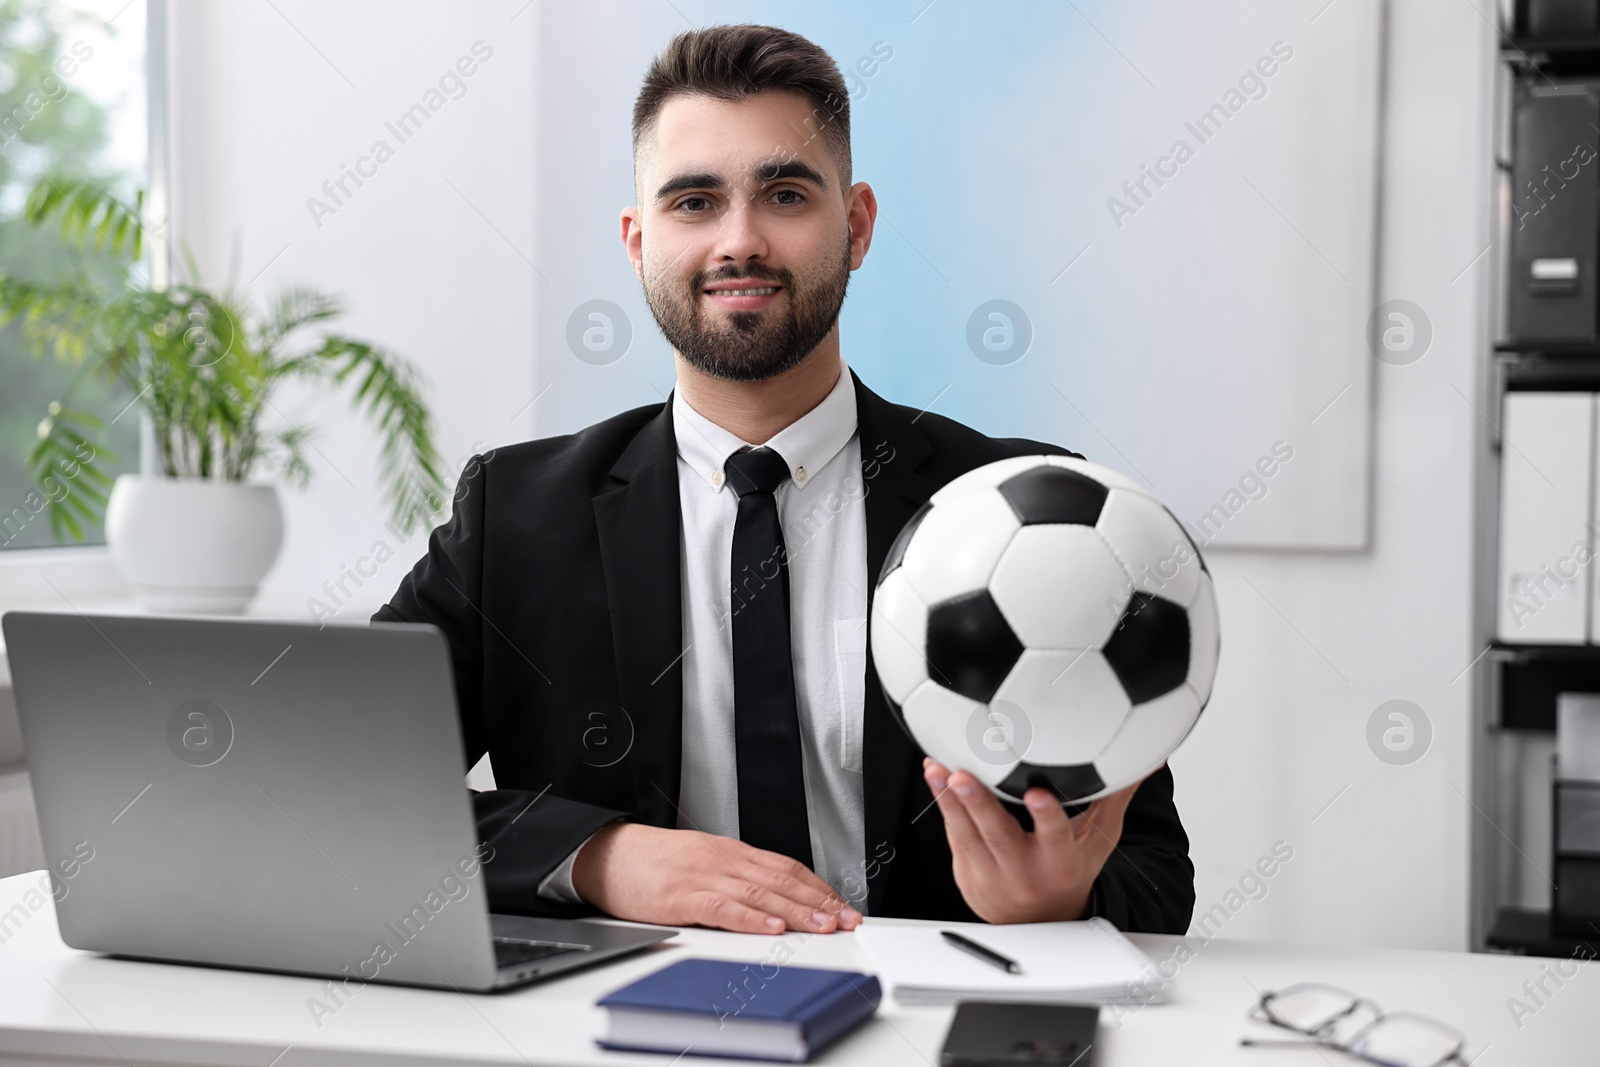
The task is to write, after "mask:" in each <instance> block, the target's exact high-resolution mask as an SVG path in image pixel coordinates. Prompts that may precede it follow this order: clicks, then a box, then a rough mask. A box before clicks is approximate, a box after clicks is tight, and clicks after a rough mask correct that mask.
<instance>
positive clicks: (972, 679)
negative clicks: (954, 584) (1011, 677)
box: [927, 589, 1022, 704]
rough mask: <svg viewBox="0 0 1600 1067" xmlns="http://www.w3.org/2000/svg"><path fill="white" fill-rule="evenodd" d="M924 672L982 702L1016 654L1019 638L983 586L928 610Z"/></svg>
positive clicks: (1007, 671) (1003, 676)
mask: <svg viewBox="0 0 1600 1067" xmlns="http://www.w3.org/2000/svg"><path fill="white" fill-rule="evenodd" d="M927 640H928V645H927V648H928V677H929V678H932V679H933V680H934V681H935V682H937V683H938V684H940V685H942V686H944V687H945V688H946V689H949V690H952V691H953V692H957V693H960V694H961V695H962V696H964V697H966V698H968V699H969V700H976V701H977V702H978V703H980V704H987V703H988V702H989V701H990V699H992V698H993V697H994V693H995V690H997V689H999V688H1000V683H1001V682H1004V681H1005V680H1006V675H1008V674H1010V673H1011V668H1012V666H1013V665H1015V664H1016V662H1017V660H1018V659H1019V658H1020V657H1021V656H1022V642H1021V641H1018V640H1017V635H1016V634H1015V633H1012V631H1011V624H1010V623H1008V622H1006V618H1005V616H1004V615H1002V614H1000V607H999V605H997V604H996V603H995V602H994V598H993V597H991V596H990V595H989V591H988V590H987V589H980V590H978V591H977V592H976V593H967V594H966V595H965V596H958V597H953V598H951V599H950V600H946V601H945V602H944V603H942V604H939V605H937V606H936V607H934V608H933V609H932V610H931V611H929V612H928V639H927Z"/></svg>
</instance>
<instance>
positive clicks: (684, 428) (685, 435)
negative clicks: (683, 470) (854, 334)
mask: <svg viewBox="0 0 1600 1067" xmlns="http://www.w3.org/2000/svg"><path fill="white" fill-rule="evenodd" d="M672 431H673V434H674V436H676V437H677V440H678V455H679V457H681V458H682V459H683V461H684V462H685V463H687V464H689V466H690V467H691V468H693V469H694V471H695V472H696V473H698V474H699V475H700V476H701V477H702V478H704V479H705V480H706V481H707V482H708V483H709V484H710V485H711V486H712V487H713V488H714V489H718V490H720V489H721V488H722V487H723V484H724V483H725V482H726V479H725V478H724V477H723V473H722V465H723V463H724V462H726V461H727V458H728V457H729V456H731V455H732V454H733V453H735V452H737V451H739V450H740V449H743V448H754V447H756V446H754V445H752V444H750V443H749V442H748V441H745V440H742V439H741V438H740V437H739V436H738V435H737V434H735V433H732V432H731V431H729V430H726V429H724V428H723V427H721V426H718V425H717V424H716V423H714V422H712V421H711V420H710V419H708V418H706V417H705V416H704V415H702V414H700V413H699V412H698V411H696V410H695V409H694V408H692V407H690V406H689V402H688V401H686V400H684V399H683V392H682V390H678V389H674V390H673V391H672ZM855 432H856V390H855V379H854V378H853V377H852V376H851V373H850V368H849V367H848V366H846V365H845V363H844V361H843V360H840V361H839V380H838V381H837V382H835V383H834V385H833V388H832V389H831V390H830V391H829V392H828V395H827V396H825V397H823V398H822V402H821V403H820V404H818V405H817V406H816V407H814V408H812V409H811V410H810V411H808V412H806V413H805V414H804V415H802V416H800V417H799V418H798V419H796V420H795V421H794V422H791V423H790V424H789V425H788V426H785V427H784V428H783V429H782V430H779V431H778V433H776V434H775V435H773V438H772V439H771V440H770V441H768V442H767V447H768V448H770V449H772V450H773V451H774V452H777V453H778V455H780V456H782V457H783V459H784V462H785V463H787V464H788V465H789V478H790V481H791V484H793V485H794V487H795V488H796V489H804V488H805V487H806V485H807V484H808V483H810V482H811V481H813V480H814V479H815V478H816V475H817V472H818V471H820V470H822V468H823V467H824V466H826V465H827V464H828V463H829V462H830V461H831V460H832V459H833V458H834V457H835V456H837V455H838V454H839V453H840V452H841V451H843V449H844V446H845V445H847V444H849V442H850V438H851V437H853V436H854V435H855Z"/></svg>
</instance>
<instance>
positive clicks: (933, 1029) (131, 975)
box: [0, 872, 1600, 1067]
mask: <svg viewBox="0 0 1600 1067" xmlns="http://www.w3.org/2000/svg"><path fill="white" fill-rule="evenodd" d="M41 877H42V875H41V874H39V873H37V872H36V873H34V874H25V875H17V876H15V877H13V878H7V879H3V880H0V916H4V915H6V914H7V913H8V912H10V911H11V909H12V907H13V905H16V904H18V903H19V902H20V901H22V900H23V898H24V894H25V893H26V891H27V890H28V889H29V888H31V887H34V886H36V885H37V884H38V882H39V879H40V878H41ZM306 906H307V907H315V906H316V902H315V901H314V900H308V901H307V902H306ZM23 910H24V911H27V908H26V906H24V907H23ZM12 914H13V915H14V914H15V913H12ZM5 932H6V935H7V939H6V940H5V941H4V943H3V944H0V1062H5V1063H28V1064H40V1065H42V1064H45V1063H49V1064H52V1065H55V1067H61V1065H62V1064H69V1063H85V1064H88V1063H92V1064H96V1065H108V1064H122V1063H128V1064H132V1065H137V1067H144V1065H145V1064H154V1063H162V1064H201V1063H205V1064H228V1065H235V1064H237V1065H256V1067H267V1065H269V1064H273V1065H275V1067H309V1065H323V1064H363V1065H365V1064H379V1063H405V1064H414V1065H419V1067H420V1065H422V1064H430V1065H431V1064H440V1065H444V1064H519V1063H522V1064H530V1065H537V1067H544V1065H547V1064H549V1065H555V1064H562V1065H579V1064H655V1065H657V1067H662V1065H665V1064H668V1063H669V1062H671V1057H668V1056H640V1055H630V1054H621V1053H612V1052H602V1051H600V1050H599V1049H597V1048H596V1047H595V1045H594V1042H593V1037H594V1035H595V1034H596V1032H598V1030H599V1028H600V1026H601V1012H600V1011H599V1010H598V1009H596V1008H595V1007H594V1006H593V1005H594V1001H595V999H596V998H597V997H599V996H600V995H601V994H603V993H605V992H606V991H608V990H610V989H613V988H615V987H617V986H619V985H622V984H624V983H625V982H628V981H631V980H633V979H634V978H637V977H639V976H641V975H643V974H645V973H647V972H649V971H652V970H654V969H655V968H657V967H659V966H662V965H664V964H666V963H668V962H670V961H672V960H676V959H681V958H683V957H685V956H688V955H691V954H692V955H702V956H717V957H723V958H730V959H746V960H759V959H761V958H762V957H763V956H767V954H768V953H770V952H771V950H772V947H773V945H774V943H775V941H776V939H775V938H767V937H754V936H748V935H741V934H726V933H719V932H715V931H708V930H686V931H684V932H683V933H682V934H681V935H680V936H679V937H677V938H674V939H673V940H672V941H669V942H667V943H666V944H664V945H660V946H657V947H656V948H654V949H652V950H649V951H647V952H645V953H643V954H641V955H639V956H634V957H630V958H628V959H625V960H621V961H618V962H616V963H613V964H610V965H607V966H600V967H596V968H592V969H590V970H588V971H580V972H577V973H575V974H572V975H569V976H567V977H563V978H558V979H555V980H552V981H549V982H545V983H543V984H540V985H535V986H530V987H527V988H524V989H522V990H519V991H516V992H512V993H504V994H496V995H487V996H478V995H461V994H456V993H439V992H432V991H428V990H416V989H402V988H396V987H385V986H376V985H374V986H363V987H360V988H359V989H357V991H356V992H355V994H354V995H353V996H352V997H351V998H350V1000H349V1001H348V1003H346V1004H345V1005H344V1007H342V1008H341V1009H339V1010H338V1012H337V1013H336V1014H334V1015H333V1016H332V1017H330V1018H324V1019H323V1025H322V1026H321V1028H320V1029H319V1028H318V1027H317V1025H316V1024H315V1022H313V1020H312V1016H311V1012H310V1010H309V1009H308V1007H307V999H308V998H309V997H313V996H318V995H320V994H321V992H322V983H320V982H319V981H317V980H315V979H309V978H291V977H284V976H279V975H268V974H250V973H244V972H237V971H219V970H210V969H207V968H202V967H184V966H174V965H166V964H154V963H135V962H130V961H125V960H113V959H104V958H100V957H96V956H92V955H88V954H85V953H80V952H75V951H73V950H72V949H69V948H67V947H65V946H64V945H62V944H61V940H60V937H59V935H58V934H57V931H56V924H55V912H54V909H53V907H52V906H51V905H50V904H48V903H46V904H45V906H44V907H42V908H40V909H39V910H37V911H35V912H31V913H29V914H27V915H26V916H25V917H24V918H23V919H22V921H21V923H20V925H16V924H15V923H12V924H10V925H8V926H7V927H6V931H5ZM786 936H787V937H788V939H789V940H790V943H791V945H792V946H793V950H794V955H793V957H792V959H791V961H790V962H792V963H795V964H799V965H815V966H823V967H830V966H832V967H858V968H859V967H864V966H865V961H864V960H863V958H862V957H861V955H860V954H859V953H858V952H857V950H856V946H855V943H854V940H853V939H852V938H851V937H850V935H848V934H835V935H831V936H826V937H823V936H816V937H806V936H805V935H800V934H789V935H786ZM1134 940H1135V941H1137V942H1138V943H1139V945H1140V947H1142V948H1143V949H1144V950H1145V951H1146V952H1148V953H1150V954H1151V956H1152V957H1153V958H1160V957H1161V956H1162V955H1163V954H1164V953H1165V952H1166V951H1168V950H1169V948H1170V947H1171V945H1172V944H1173V942H1174V941H1175V939H1174V938H1168V937H1149V936H1138V937H1135V939H1134ZM1192 943H1193V944H1196V945H1198V944H1199V943H1198V942H1192ZM769 958H770V957H769ZM1553 962H1556V961H1549V960H1537V959H1526V958H1521V957H1510V956H1481V955H1466V954H1456V953H1442V952H1416V951H1405V950H1396V949H1357V948H1318V947H1308V946H1294V945H1281V944H1267V943H1260V942H1248V941H1226V940H1217V941H1213V942H1211V943H1209V944H1205V945H1202V946H1200V947H1199V948H1198V950H1197V952H1196V954H1195V956H1194V958H1193V959H1191V960H1190V961H1189V962H1188V963H1187V964H1185V965H1184V966H1183V967H1182V968H1181V969H1180V970H1179V973H1178V977H1177V987H1176V988H1177V993H1176V997H1175V999H1174V1001H1173V1002H1172V1003H1170V1004H1164V1005H1155V1006H1151V1007H1147V1008H1143V1009H1142V1010H1139V1011H1137V1012H1136V1013H1134V1014H1132V1015H1131V1016H1129V1017H1127V1018H1125V1019H1123V1020H1122V1023H1121V1026H1120V1027H1117V1026H1115V1025H1113V1022H1112V1010H1111V1009H1107V1010H1106V1011H1104V1012H1102V1013H1101V1022H1100V1048H1099V1050H1098V1057H1099V1058H1098V1059H1097V1060H1096V1062H1097V1064H1099V1065H1100V1067H1108V1065H1112V1067H1114V1065H1117V1064H1150V1065H1166V1064H1183V1065H1186V1067H1187V1065H1205V1064H1243V1065H1246V1067H1278V1065H1280V1064H1284V1065H1291V1067H1324V1065H1325V1064H1334V1063H1344V1062H1353V1061H1346V1060H1345V1058H1344V1057H1341V1056H1339V1055H1337V1054H1335V1053H1326V1054H1319V1052H1318V1051H1315V1050H1312V1049H1308V1048H1292V1049H1272V1050H1267V1049H1242V1048H1240V1047H1239V1046H1238V1039H1239V1037H1240V1036H1241V1035H1242V1034H1244V1033H1246V1032H1248V1031H1250V1030H1251V1028H1250V1027H1249V1025H1248V1024H1247V1023H1246V1022H1245V1020H1244V1016H1245V1012H1246V1011H1247V1010H1248V1009H1249V1008H1250V1007H1251V1005H1252V1004H1253V1003H1254V1002H1255V999H1256V992H1255V991H1256V990H1258V989H1260V990H1266V989H1273V988H1278V987H1282V986H1285V985H1289V984H1291V983H1293V982H1297V981H1310V980H1316V981H1325V982H1332V983H1334V984H1336V985H1342V986H1344V987H1346V988H1348V989H1351V990H1354V991H1356V992H1358V993H1361V994H1364V995H1366V996H1369V997H1371V998H1373V999H1375V1000H1377V1001H1378V1002H1379V1003H1380V1004H1382V1005H1383V1006H1384V1007H1386V1008H1390V1009H1395V1010H1398V1009H1402V1008H1403V1009H1407V1010H1411V1011H1419V1012H1423V1013H1426V1014H1430V1015H1434V1016H1436V1017H1438V1018H1440V1019H1443V1020H1445V1021H1447V1022H1451V1023H1453V1024H1455V1025H1456V1026H1457V1027H1459V1028H1460V1029H1462V1030H1463V1031H1465V1032H1466V1034H1467V1036H1468V1038H1469V1042H1468V1046H1467V1052H1468V1055H1469V1057H1473V1056H1476V1057H1479V1058H1478V1059H1476V1060H1475V1061H1474V1062H1475V1067H1495V1065H1502V1064H1504V1065H1519V1067H1520V1065H1530V1067H1562V1065H1566V1064H1573V1065H1577V1064H1594V1063H1596V1062H1597V1061H1600V1051H1597V1050H1600V968H1597V967H1596V965H1595V964H1593V963H1585V964H1582V965H1581V966H1579V967H1578V971H1577V975H1576V976H1575V977H1573V978H1569V979H1566V985H1565V986H1564V987H1562V988H1559V989H1557V988H1555V986H1554V985H1553V983H1551V984H1549V988H1550V989H1551V990H1552V992H1553V995H1552V996H1551V997H1550V998H1549V999H1548V1000H1546V1002H1545V1004H1544V1006H1543V1007H1541V1008H1539V1009H1538V1011H1537V1013H1536V1014H1534V1015H1532V1016H1527V1017H1524V1018H1523V1019H1522V1020H1521V1027H1520V1029H1519V1028H1518V1026H1517V1024H1516V1023H1515V1022H1514V1021H1513V1019H1512V1017H1511V1014H1510V1012H1509V1010H1508V1008H1507V1006H1506V1002H1507V999H1508V998H1510V997H1513V996H1522V995H1523V993H1522V988H1521V987H1522V983H1523V982H1524V981H1527V980H1535V981H1536V980H1537V979H1538V978H1539V976H1540V970H1541V967H1542V966H1544V965H1547V964H1550V963H1553ZM1569 969H1571V965H1569ZM949 1017H950V1012H949V1010H948V1009H940V1008H901V1007H898V1006H896V1005H895V1004H893V1002H889V1001H886V1002H885V1005H884V1008H883V1010H881V1011H880V1013H879V1014H878V1016H877V1017H876V1018H874V1019H872V1020H871V1021H869V1022H868V1023H867V1024H866V1025H864V1026H863V1027H862V1028H861V1029H860V1030H858V1031H856V1032H855V1033H853V1034H851V1035H850V1036H849V1037H847V1038H845V1039H844V1040H843V1041H842V1042H840V1043H839V1044H838V1045H835V1046H834V1047H833V1048H831V1049H829V1050H828V1051H827V1052H826V1053H824V1054H823V1055H822V1056H821V1057H819V1058H818V1059H817V1060H816V1061H815V1062H818V1063H829V1064H845V1063H859V1064H872V1065H874V1067H887V1065H893V1064H910V1065H919V1064H922V1065H929V1064H936V1063H937V1062H938V1051H939V1046H940V1045H941V1044H942V1043H943V1040H944V1032H945V1028H946V1026H947V1025H948V1024H949ZM286 1050H287V1051H286ZM684 1062H696V1061H684ZM697 1062H705V1063H713V1062H716V1061H710V1060H706V1061H697ZM723 1062H727V1061H723Z"/></svg>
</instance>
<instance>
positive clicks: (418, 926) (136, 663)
mask: <svg viewBox="0 0 1600 1067" xmlns="http://www.w3.org/2000/svg"><path fill="white" fill-rule="evenodd" d="M0 625H3V627H4V634H5V642H6V648H7V650H8V654H9V658H10V661H11V674H12V681H13V688H14V694H15V697H16V703H17V712H18V715H19V717H20V718H21V721H22V739H23V746H24V751H25V752H26V753H27V763H28V771H29V775H30V777H31V779H32V785H33V794H34V800H35V804H36V806H37V808H38V814H39V829H40V832H41V836H42V838H43V843H44V852H45V860H46V865H47V867H48V868H49V869H50V870H51V871H52V879H53V882H54V891H55V894H54V895H55V896H56V917H57V920H58V923H59V925H60V929H61V938H62V940H63V941H65V942H66V943H67V944H68V945H70V946H72V947H73V948H78V949H86V950H89V951H93V952H101V953H107V954H110V955H116V956H127V957H135V958H139V959H152V960H171V961H180V962H183V963H200V964H209V965H215V966H220V967H237V968H246V969H250V970H264V971H279V972H287V973H295V974H307V975H318V976H325V977H329V978H334V979H342V980H343V981H344V983H345V985H346V988H349V987H350V986H353V985H359V984H362V983H365V982H369V981H371V982H392V983H397V984H402V985H414V986H429V987H436V988H452V989H458V990H475V991H485V990H491V989H503V988H507V987H510V986H515V985H521V984H524V983H527V982H531V981H535V980H537V979H542V978H546V977H549V976H551V975H555V974H561V973H563V972H566V971H570V970H573V969H575V968H578V967H585V966H588V965H590V964H593V963H598V962H600V961H602V960H608V959H613V958H615V957H617V956H620V955H623V954H624V953H630V952H635V951H638V950H640V949H642V948H644V947H646V946H648V945H653V944H656V943H657V942H660V941H663V940H665V939H666V938H669V937H672V936H673V935H674V934H675V933H676V931H674V930H669V929H659V928H654V927H640V926H636V925H623V924H620V923H612V922H606V921H589V920H558V919H540V918H528V917H523V916H514V915H492V914H490V912H489V908H488V898H487V893H486V891H485V884H484V873H483V864H484V862H485V861H486V860H490V859H492V858H493V849H494V842H493V840H492V839H491V840H490V841H486V842H482V843H480V842H479V841H478V837H477V831H476V828H475V824H474V820H473V810H472V803H471V800H470V797H469V795H468V790H467V787H466V784H465V781H464V778H463V775H464V772H465V755H464V752H463V749H462V742H461V731H460V725H459V722H458V720H457V717H456V701H455V694H454V689H453V682H452V676H451V672H450V658H449V650H448V648H447V646H446V642H445V640H444V637H443V635H442V634H441V633H440V632H439V631H438V630H437V629H435V628H434V627H432V626H424V625H407V624H382V623H375V624H373V625H371V626H361V627H356V626H331V625H330V626H326V627H321V628H319V627H317V626H314V625H298V624H289V623H274V622H255V621H243V620H214V619H192V618H144V617H133V616H101V615H95V616H90V615H83V614H59V613H51V614H46V613H35V612H15V611H14V612H8V613H7V614H6V615H5V616H4V617H3V619H0Z"/></svg>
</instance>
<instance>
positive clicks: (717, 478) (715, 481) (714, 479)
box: [711, 471, 722, 486]
mask: <svg viewBox="0 0 1600 1067" xmlns="http://www.w3.org/2000/svg"><path fill="white" fill-rule="evenodd" d="M711 484H712V485H718V486H720V485H721V484H722V472H721V471H712V472H711Z"/></svg>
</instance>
